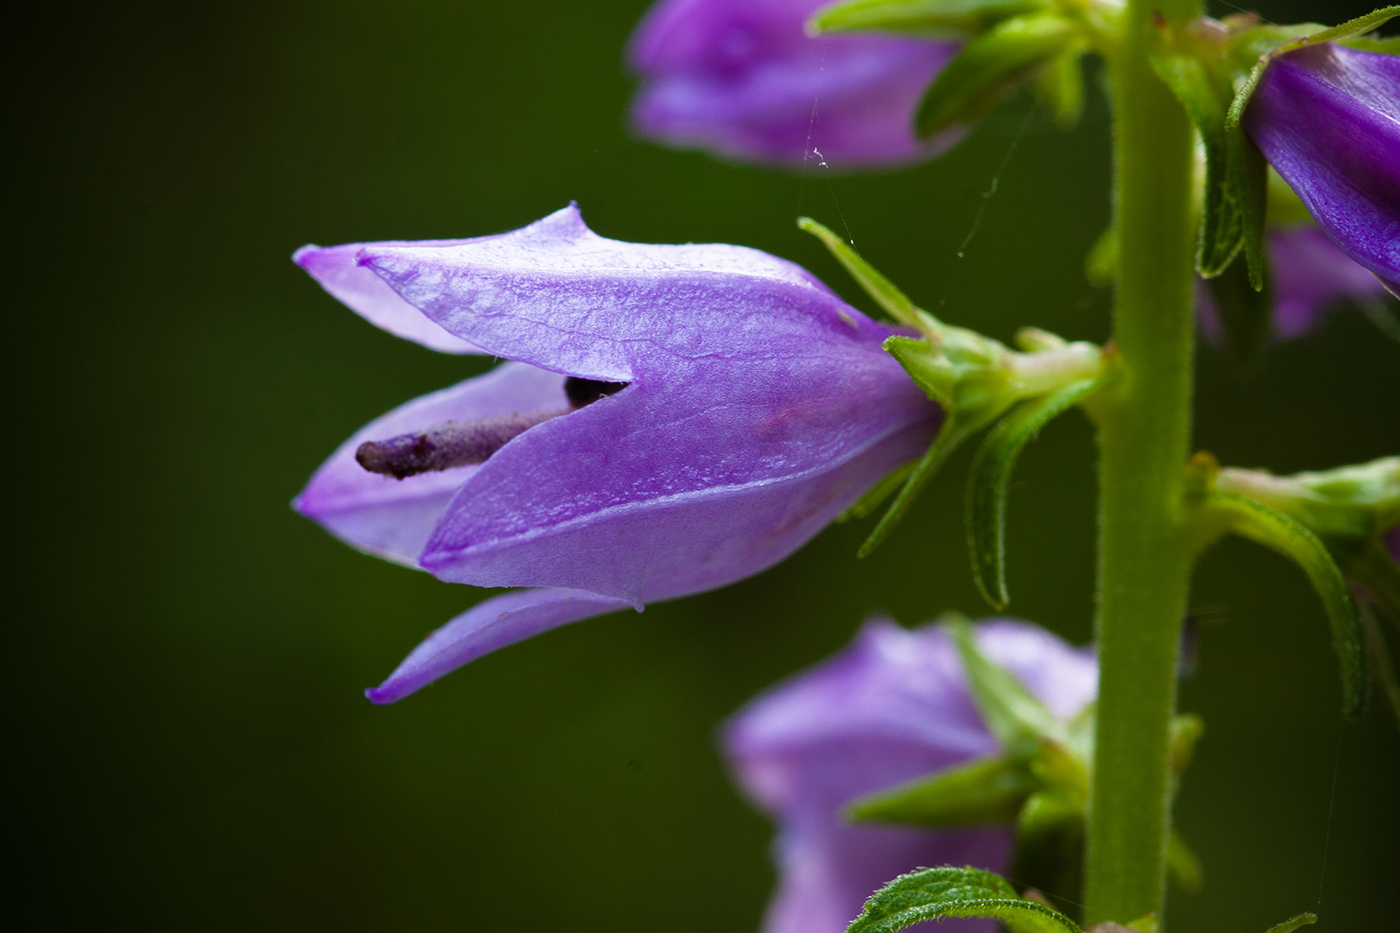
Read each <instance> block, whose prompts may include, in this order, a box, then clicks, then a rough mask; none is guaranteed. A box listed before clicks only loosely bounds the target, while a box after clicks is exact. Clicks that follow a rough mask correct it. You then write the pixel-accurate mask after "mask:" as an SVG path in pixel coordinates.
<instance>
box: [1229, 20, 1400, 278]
mask: <svg viewBox="0 0 1400 933" xmlns="http://www.w3.org/2000/svg"><path fill="white" fill-rule="evenodd" d="M1244 125H1245V128H1246V129H1247V130H1248V132H1249V134H1250V136H1251V137H1253V139H1254V141H1255V143H1257V144H1258V146H1259V148H1260V149H1261V150H1262V151H1263V153H1264V155H1265V157H1266V158H1268V160H1269V162H1270V163H1271V164H1272V165H1273V167H1274V168H1275V169H1277V170H1278V173H1279V174H1280V175H1282V176H1283V178H1284V180H1286V181H1287V182H1288V184H1289V185H1290V186H1291V187H1292V188H1293V190H1294V191H1295V192H1297V194H1298V197H1299V198H1301V199H1302V201H1303V204H1304V205H1306V206H1307V208H1308V211H1309V212H1310V213H1311V214H1312V215H1313V217H1314V218H1315V219H1316V220H1317V222H1318V224H1319V225H1320V226H1321V227H1322V229H1323V230H1324V231H1326V233H1327V235H1328V236H1330V237H1331V238H1332V239H1333V241H1335V242H1336V243H1337V245H1338V246H1340V247H1341V248H1342V250H1343V251H1344V252H1345V253H1346V254H1347V255H1348V256H1350V257H1351V258H1352V259H1354V260H1355V261H1356V262H1358V263H1360V264H1361V265H1363V266H1365V267H1366V268H1367V269H1369V270H1371V271H1372V272H1374V273H1376V275H1378V276H1380V277H1381V278H1383V279H1385V280H1387V281H1389V282H1391V283H1394V282H1395V281H1397V280H1400V58H1397V57H1396V56H1392V55H1385V54H1380V53H1375V52H1362V51H1358V50H1356V49H1349V48H1346V47H1344V46H1339V45H1333V44H1331V43H1321V44H1318V45H1315V46H1310V47H1308V48H1305V49H1300V50H1298V51H1295V52H1289V53H1288V54H1286V55H1281V56H1279V57H1278V58H1277V59H1275V60H1274V61H1273V62H1272V63H1271V64H1270V65H1269V67H1268V68H1267V69H1266V70H1265V72H1264V76H1263V78H1262V80H1261V81H1260V82H1259V86H1258V88H1257V89H1256V90H1255V92H1254V95H1253V96H1252V97H1251V98H1250V102H1249V106H1248V107H1247V108H1246V110H1245V114H1244Z"/></svg>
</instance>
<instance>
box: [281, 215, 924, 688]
mask: <svg viewBox="0 0 1400 933" xmlns="http://www.w3.org/2000/svg"><path fill="white" fill-rule="evenodd" d="M296 260H297V262H298V263H300V264H301V265H302V266H303V267H304V268H306V269H307V270H308V271H309V272H311V273H312V274H313V275H315V276H316V277H317V278H318V279H320V280H321V281H322V282H323V283H324V284H326V285H327V288H328V289H329V290H331V291H332V293H333V294H335V295H336V296H337V297H340V298H341V299H342V300H344V301H346V302H347V303H348V304H350V305H351V307H352V308H354V309H355V310H356V311H358V312H359V313H361V314H362V315H364V316H365V317H366V318H368V319H370V320H372V321H374V322H375V323H378V324H380V325H381V326H383V327H384V328H385V329H386V330H391V331H393V332H395V333H398V334H400V335H404V336H409V337H413V338H415V339H418V340H419V342H422V343H425V344H427V345H429V346H434V347H441V346H442V345H443V344H444V343H445V342H446V341H447V340H451V341H456V343H455V344H448V346H447V348H448V349H453V350H462V349H463V348H467V347H472V348H479V349H480V350H481V351H482V352H486V353H491V354H493V355H496V356H499V357H503V358H505V359H507V360H511V361H513V362H508V363H505V364H504V365H502V366H500V367H498V368H496V369H495V370H493V371H492V372H490V373H488V374H487V375H485V376H480V377H478V378H475V379H469V380H467V381H466V382H462V383H460V384H458V385H456V386H453V387H452V388H449V389H444V390H442V391H440V392H436V393H434V394H432V395H427V396H424V397H422V398H419V399H415V400H413V401H411V402H409V403H407V404H405V405H403V406H401V407H399V408H397V409H395V410H394V411H391V412H389V413H388V414H386V415H384V416H383V417H381V418H379V419H377V420H375V421H373V422H371V423H370V424H368V425H366V426H365V427H364V428H362V429H361V430H360V431H358V432H357V433H356V434H355V435H354V436H353V437H351V438H350V439H349V440H348V441H346V442H345V444H343V445H342V446H341V447H340V449H339V450H337V451H336V452H335V454H333V455H332V456H331V458H330V459H329V460H328V461H326V463H325V464H324V465H323V466H322V467H321V468H320V470H318V471H317V472H316V474H315V476H313V477H312V479H311V481H310V483H308V484H307V487H306V489H305V490H303V492H302V493H301V495H300V496H298V497H297V499H296V501H295V502H294V503H293V505H294V507H295V508H296V509H297V510H298V511H300V512H301V513H302V514H303V515H306V516H308V517H309V518H312V519H314V520H316V521H318V522H320V523H321V524H322V525H324V526H325V527H326V528H327V529H328V530H330V531H331V532H333V533H334V534H336V535H337V536H339V537H340V538H342V539H343V540H345V541H347V542H348V543H350V544H352V545H354V546H355V547H358V548H360V549H362V550H365V551H368V552H370V553H373V554H377V555H379V556H382V557H386V558H388V559H390V560H396V561H399V562H401V563H406V564H416V565H418V566H421V567H423V568H425V569H427V570H429V571H431V572H432V573H433V574H434V575H436V576H438V577H439V578H441V579H443V580H447V581H450V582H454V583H470V584H473V585H476V586H528V587H546V588H549V589H547V590H543V591H540V592H536V593H533V594H519V593H516V594H511V595H509V596H503V597H498V598H496V599H493V600H488V601H486V602H484V603H482V604H480V605H478V606H476V607H474V608H473V609H471V610H469V611H468V612H467V613H465V614H464V615H463V616H461V617H459V618H458V619H456V620H454V621H453V622H451V623H449V625H448V626H446V627H445V628H444V629H443V630H441V632H439V633H438V635H437V636H435V637H434V638H432V639H429V641H427V642H425V643H424V645H423V647H421V648H420V649H419V650H418V651H417V652H415V653H414V655H413V656H412V657H411V658H410V659H409V660H408V661H406V662H405V664H404V668H401V669H400V671H399V672H396V673H395V675H394V677H391V679H390V682H389V683H386V684H385V685H384V686H383V687H381V688H380V691H379V692H378V693H377V694H376V697H375V698H376V699H382V700H386V701H387V700H392V699H397V698H398V697H400V696H403V695H406V694H407V693H409V692H412V690H414V689H417V688H418V687H419V686H422V685H423V684H424V683H427V682H428V681H429V680H432V679H434V678H436V677H437V676H440V675H441V674H443V673H446V672H447V671H448V670H450V669H451V668H453V667H456V666H460V665H461V664H464V663H466V661H468V660H470V659H471V658H474V657H477V656H479V655H481V654H484V653H486V651H489V650H494V649H495V648H498V647H502V646H504V645H506V644H509V643H511V642H513V641H518V640H520V639H522V638H526V637H529V636H530V635H533V634H536V633H537V632H539V631H542V630H543V628H546V627H554V626H556V625H562V624H565V623H566V622H572V621H576V620H578V619H581V618H585V617H588V616H593V615H598V614H600V613H602V612H609V611H612V610H614V609H617V608H621V607H623V606H626V605H631V606H634V607H636V608H638V609H640V608H641V607H642V605H643V604H644V603H647V602H651V601H653V600H658V599H673V598H676V597H679V596H685V595H689V594H691V593H697V592H701V591H703V590H709V589H714V588H716V587H720V586H725V585H727V584H729V583H733V582H734V581H736V580H739V579H742V578H743V577H747V576H749V575H751V574H754V573H758V572H759V571H760V570H763V569H765V568H767V567H769V566H771V565H772V564H775V563H777V562H778V561H780V560H782V559H783V558H784V557H786V556H787V555H789V554H791V553H792V552H793V551H794V550H796V549H797V548H798V547H800V546H801V545H802V544H804V543H805V542H806V541H807V540H808V539H810V538H811V537H812V536H813V535H814V534H816V533H817V532H818V531H820V530H821V529H822V528H823V527H824V526H825V525H826V524H827V523H828V522H830V521H831V519H832V518H833V517H835V516H836V515H837V514H839V513H840V512H841V511H843V510H844V509H846V508H847V507H849V506H850V505H851V504H852V503H853V502H854V501H855V500H856V499H857V498H859V496H860V495H861V494H862V493H864V492H865V491H866V490H867V489H869V488H870V487H871V486H872V485H874V484H875V483H876V482H877V481H878V480H880V479H881V478H882V477H884V476H885V475H886V474H887V473H889V472H890V471H891V470H893V469H895V468H896V467H898V466H900V465H901V464H903V463H905V462H907V461H909V460H912V459H914V458H915V457H917V456H919V455H920V454H921V453H922V452H923V450H924V449H925V448H926V447H927V446H928V444H929V442H930V441H931V439H932V437H933V434H934V433H935V431H936V430H937V427H938V425H939V423H940V420H941V412H940V410H939V409H938V407H937V406H936V405H934V404H933V403H931V402H930V401H929V400H928V398H927V397H926V396H925V395H924V394H923V392H921V391H920V390H919V389H918V388H917V387H916V386H915V385H914V384H913V382H911V381H910V380H909V378H908V376H906V375H905V373H904V371H903V370H902V369H901V368H900V367H899V365H898V364H897V363H896V362H895V361H894V359H893V358H891V357H890V356H889V355H888V354H887V353H885V352H884V351H883V349H881V343H882V342H883V341H884V339H885V338H886V337H888V336H890V335H891V334H892V333H894V331H893V330H891V329H890V328H888V327H885V326H883V325H881V324H877V323H876V322H875V321H872V320H871V319H870V318H868V317H866V316H865V315H864V314H862V313H861V312H859V311H857V310H856V309H854V308H852V307H850V306H849V305H847V304H845V303H844V302H843V301H841V299H840V298H838V297H837V296H836V295H835V294H834V293H832V292H831V291H830V289H828V288H827V287H826V286H825V285H823V284H822V283H821V282H820V281H818V280H817V279H816V278H815V277H814V276H812V275H811V274H810V273H809V272H807V271H806V270H804V269H802V268H800V267H799V266H796V265H793V264H792V263H789V262H785V261H783V260H781V259H777V258H774V257H773V256H769V255H767V254H765V253H761V252H758V251H757V250H752V249H746V248H744V247H739V246H727V245H684V246H654V245H645V244H635V243H622V242H618V241H616V240H608V239H604V238H603V237H600V236H598V235H597V234H595V233H593V232H592V231H590V230H589V229H588V228H587V227H586V226H585V225H584V223H583V219H582V218H581V217H580V216H579V213H578V209H577V208H576V207H574V206H570V207H568V208H565V209H564V210H562V211H559V212H557V213H555V214H551V215H550V216H549V217H546V218H545V219H543V220H541V221H538V222H537V223H534V224H531V225H530V226H528V227H525V228H523V229H520V230H516V231H513V232H511V233H505V234H501V235H498V236H488V237H479V238H476V239H472V240H460V241H446V242H435V243H426V244H411V243H378V244H364V245H355V246H342V247H333V248H331V249H325V250H323V249H320V248H318V247H307V248H305V249H303V250H301V251H299V252H298V253H297V256H296ZM328 269H329V270H330V271H329V272H327V271H326V270H328ZM381 286H382V287H381ZM414 315H416V316H417V317H418V318H420V319H421V320H420V321H417V322H414V321H413V316H414ZM357 453H358V454H359V455H360V457H361V458H362V460H368V461H369V468H368V469H367V468H366V466H364V465H362V462H358V461H357V459H356V456H357ZM370 470H374V472H371V471H370ZM397 476H402V477H403V478H402V479H399V478H395V477H397ZM425 652H426V654H425ZM425 671H429V672H431V675H430V676H429V675H427V674H425V673H424V672H425ZM400 675H402V676H400Z"/></svg>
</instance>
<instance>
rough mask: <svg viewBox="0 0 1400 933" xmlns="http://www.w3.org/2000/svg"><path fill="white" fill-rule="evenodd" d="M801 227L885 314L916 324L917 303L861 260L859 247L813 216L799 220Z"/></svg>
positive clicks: (798, 224) (799, 226)
mask: <svg viewBox="0 0 1400 933" xmlns="http://www.w3.org/2000/svg"><path fill="white" fill-rule="evenodd" d="M797 226H798V228H799V229H801V230H804V231H806V232H807V233H810V234H812V235H813V236H815V237H816V238H817V239H819V240H821V241H822V245H823V246H825V247H826V248H827V249H828V250H830V251H831V255H833V256H835V257H836V261H837V262H839V263H841V265H843V266H845V267H846V271H847V272H849V273H850V274H851V278H853V279H855V280H856V284H857V285H859V286H860V287H861V288H863V289H865V293H866V294H867V295H869V296H870V297H871V298H873V299H875V303H876V304H878V305H879V306H880V307H881V308H883V309H884V310H885V313H887V314H888V315H889V316H890V317H892V318H894V319H895V320H896V321H898V322H899V323H901V324H913V323H914V302H912V301H910V300H909V298H908V296H907V295H905V294H904V292H902V291H900V290H899V289H898V288H897V287H896V286H895V284H894V283H893V282H891V281H890V280H889V279H887V278H885V277H884V276H883V275H881V274H880V271H879V270H878V269H876V268H875V267H874V266H872V265H871V264H870V263H868V262H866V261H865V260H864V259H863V258H861V255H860V253H857V252H856V251H855V247H853V246H851V244H849V243H847V242H846V241H845V240H843V239H841V238H840V237H839V236H837V235H836V234H835V233H833V232H831V230H830V229H829V228H828V227H826V226H825V225H824V224H821V223H818V222H817V221H815V220H813V219H812V218H810V217H799V218H797Z"/></svg>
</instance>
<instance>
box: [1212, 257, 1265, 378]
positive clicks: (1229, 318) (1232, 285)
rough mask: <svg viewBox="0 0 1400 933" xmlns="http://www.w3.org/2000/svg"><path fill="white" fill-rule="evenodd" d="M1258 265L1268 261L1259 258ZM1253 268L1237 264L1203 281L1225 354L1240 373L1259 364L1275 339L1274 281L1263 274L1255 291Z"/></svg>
mask: <svg viewBox="0 0 1400 933" xmlns="http://www.w3.org/2000/svg"><path fill="white" fill-rule="evenodd" d="M1259 265H1267V262H1266V261H1265V260H1263V259H1262V258H1261V261H1260V263H1259ZM1254 268H1256V267H1255V266H1249V265H1243V266H1242V265H1240V264H1236V265H1232V266H1230V268H1228V269H1226V270H1225V271H1223V272H1221V273H1220V274H1219V275H1217V276H1215V277H1214V278H1211V279H1207V280H1206V286H1207V287H1208V288H1209V289H1210V295H1211V298H1212V299H1214V301H1215V313H1216V316H1217V317H1218V318H1219V320H1220V329H1221V331H1222V332H1223V334H1224V341H1225V347H1224V349H1225V353H1226V354H1227V356H1228V358H1229V360H1230V362H1231V363H1232V364H1233V365H1234V366H1235V367H1236V369H1237V370H1238V371H1240V372H1242V373H1245V372H1249V371H1250V370H1252V369H1254V368H1255V367H1256V366H1258V365H1259V363H1260V361H1261V360H1263V358H1264V351H1265V350H1267V349H1268V348H1269V344H1270V343H1272V342H1273V339H1274V288H1273V279H1272V277H1271V276H1268V275H1265V276H1263V280H1262V284H1263V286H1264V287H1263V288H1255V287H1254V282H1253V281H1251V280H1252V279H1253V270H1254Z"/></svg>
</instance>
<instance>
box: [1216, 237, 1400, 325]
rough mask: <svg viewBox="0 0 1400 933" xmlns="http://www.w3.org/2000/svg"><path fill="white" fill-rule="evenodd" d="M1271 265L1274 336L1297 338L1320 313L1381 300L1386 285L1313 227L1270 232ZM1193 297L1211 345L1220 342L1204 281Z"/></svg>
mask: <svg viewBox="0 0 1400 933" xmlns="http://www.w3.org/2000/svg"><path fill="white" fill-rule="evenodd" d="M1268 249H1269V269H1270V272H1271V274H1272V276H1273V281H1272V283H1271V284H1272V287H1273V302H1274V304H1273V320H1272V330H1273V336H1274V339H1275V340H1292V339H1294V338H1296V337H1301V336H1303V335H1304V334H1306V333H1307V332H1308V331H1310V330H1312V329H1313V328H1314V327H1316V326H1318V324H1320V323H1321V322H1322V318H1323V316H1324V314H1325V313H1326V312H1327V311H1328V310H1329V309H1331V308H1333V307H1335V306H1337V305H1339V304H1341V303H1344V302H1353V303H1357V304H1360V303H1362V302H1366V301H1373V300H1376V299H1378V298H1384V297H1385V294H1386V290H1385V286H1384V285H1382V284H1381V282H1380V280H1379V279H1377V278H1376V277H1375V276H1374V275H1372V274H1371V273H1370V272H1368V271H1367V270H1366V269H1364V268H1363V267H1361V266H1359V265H1357V264H1356V263H1355V262H1352V260H1351V258H1350V257H1348V256H1347V254H1346V253H1344V252H1342V251H1341V250H1340V249H1338V248H1337V245H1336V244H1335V243H1333V242H1332V240H1331V239H1330V238H1329V237H1328V236H1327V234H1325V233H1323V232H1322V231H1321V230H1318V229H1316V228H1315V227H1294V228H1283V229H1278V230H1272V231H1270V233H1269V246H1268ZM1196 299H1197V305H1198V312H1199V316H1200V324H1201V330H1202V331H1203V332H1204V333H1205V335H1206V337H1207V338H1208V339H1209V340H1211V341H1212V342H1213V343H1216V344H1220V343H1223V342H1224V339H1225V337H1224V331H1223V327H1222V324H1221V321H1220V316H1219V313H1218V311H1217V309H1216V307H1215V301H1214V299H1213V298H1212V297H1211V294H1210V289H1209V288H1207V287H1205V283H1203V282H1198V287H1197V289H1196Z"/></svg>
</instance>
